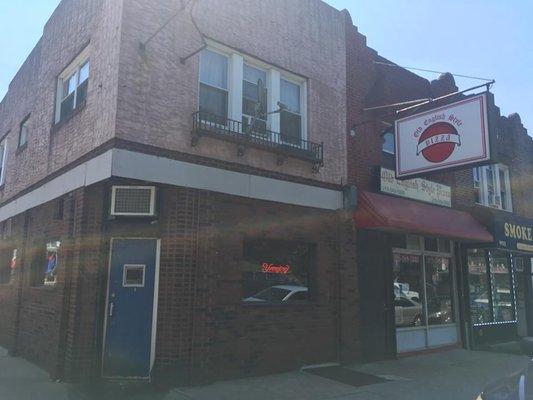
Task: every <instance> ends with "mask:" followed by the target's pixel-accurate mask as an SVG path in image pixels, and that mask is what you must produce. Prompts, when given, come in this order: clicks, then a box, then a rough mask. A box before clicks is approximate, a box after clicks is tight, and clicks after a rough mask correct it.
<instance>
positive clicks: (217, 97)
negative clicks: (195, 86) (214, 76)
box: [200, 83, 228, 122]
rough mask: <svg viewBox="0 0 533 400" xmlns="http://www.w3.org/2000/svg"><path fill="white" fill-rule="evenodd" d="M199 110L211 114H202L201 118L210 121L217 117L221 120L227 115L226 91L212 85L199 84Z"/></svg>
mask: <svg viewBox="0 0 533 400" xmlns="http://www.w3.org/2000/svg"><path fill="white" fill-rule="evenodd" d="M200 111H202V112H204V113H208V114H213V116H205V115H204V116H203V117H202V119H206V120H209V121H211V120H212V118H216V117H219V119H221V120H223V119H225V118H227V116H228V92H226V91H225V90H222V89H217V88H215V87H212V86H208V85H204V84H203V83H201V84H200ZM213 122H218V121H213Z"/></svg>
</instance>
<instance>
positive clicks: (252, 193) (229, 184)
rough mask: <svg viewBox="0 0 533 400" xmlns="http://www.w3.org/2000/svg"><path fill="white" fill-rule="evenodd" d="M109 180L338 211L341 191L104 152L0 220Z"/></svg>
mask: <svg viewBox="0 0 533 400" xmlns="http://www.w3.org/2000/svg"><path fill="white" fill-rule="evenodd" d="M112 176H115V177H120V178H129V179H138V180H144V181H149V182H154V183H163V184H168V185H175V186H182V187H188V188H193V189H201V190H209V191H213V192H218V193H224V194H229V195H234V196H242V197H248V198H252V199H258V200H267V201H274V202H278V203H284V204H291V205H297V206H302V207H313V208H319V209H325V210H338V209H340V208H342V207H343V198H342V191H340V190H332V189H325V188H320V187H317V186H312V185H305V184H301V183H294V182H287V181H283V180H279V179H273V178H266V177H262V176H257V175H252V174H245V173H242V172H234V171H228V170H225V169H219V168H214V167H208V166H205V165H198V164H193V163H188V162H184V161H178V160H173V159H169V158H164V157H158V156H154V155H148V154H143V153H138V152H134V151H129V150H122V149H112V150H108V151H106V152H105V153H103V154H100V155H99V156H96V157H95V158H92V159H91V160H89V161H86V162H84V163H83V164H80V165H78V166H76V167H74V168H72V169H70V170H68V171H67V172H65V173H64V174H62V175H59V176H58V177H56V178H54V179H52V180H51V181H49V182H46V183H44V184H42V185H41V186H39V187H38V188H36V189H34V190H32V191H31V192H29V193H26V194H24V195H23V196H21V197H19V198H17V199H15V200H13V201H12V202H9V203H7V204H6V205H5V206H3V207H0V221H4V220H6V219H8V218H11V217H14V216H15V215H17V214H20V213H22V212H24V211H27V210H29V209H31V208H34V207H37V206H39V205H41V204H44V203H47V202H49V201H51V200H54V199H56V198H58V197H61V196H63V195H65V194H67V193H70V192H72V191H73V190H75V189H78V188H81V187H84V186H89V185H92V184H94V183H97V182H101V181H104V180H106V179H109V178H111V177H112Z"/></svg>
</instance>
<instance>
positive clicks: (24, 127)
mask: <svg viewBox="0 0 533 400" xmlns="http://www.w3.org/2000/svg"><path fill="white" fill-rule="evenodd" d="M28 120H29V117H26V119H25V120H24V121H22V123H21V124H20V132H19V144H18V147H22V146H24V145H25V144H26V142H27V141H28V129H29V128H28V125H29V121H28Z"/></svg>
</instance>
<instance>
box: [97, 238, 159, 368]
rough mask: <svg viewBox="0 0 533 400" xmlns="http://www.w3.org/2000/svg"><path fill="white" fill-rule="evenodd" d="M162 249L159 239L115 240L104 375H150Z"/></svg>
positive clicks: (108, 297) (111, 264) (111, 269)
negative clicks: (160, 251)
mask: <svg viewBox="0 0 533 400" xmlns="http://www.w3.org/2000/svg"><path fill="white" fill-rule="evenodd" d="M158 251H159V250H158V241H157V239H113V240H112V243H111V255H110V257H111V262H110V267H109V268H110V270H109V283H108V293H107V310H106V322H105V342H104V354H103V376H104V377H124V378H148V377H150V370H151V367H152V365H151V364H152V356H153V355H152V351H153V348H152V345H153V341H154V340H155V338H154V334H155V332H153V329H155V325H154V320H155V317H156V315H155V314H154V313H155V312H156V310H155V308H156V307H154V302H155V301H156V297H155V295H157V293H155V290H156V287H157V282H156V281H157V274H156V268H157V257H158V254H157V253H158Z"/></svg>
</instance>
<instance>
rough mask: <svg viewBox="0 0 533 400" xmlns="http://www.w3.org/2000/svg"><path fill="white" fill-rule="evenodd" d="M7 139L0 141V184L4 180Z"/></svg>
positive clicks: (0, 184)
mask: <svg viewBox="0 0 533 400" xmlns="http://www.w3.org/2000/svg"><path fill="white" fill-rule="evenodd" d="M6 161H7V140H6V139H4V140H3V141H2V142H0V186H2V185H3V184H4V183H5V181H6Z"/></svg>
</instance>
